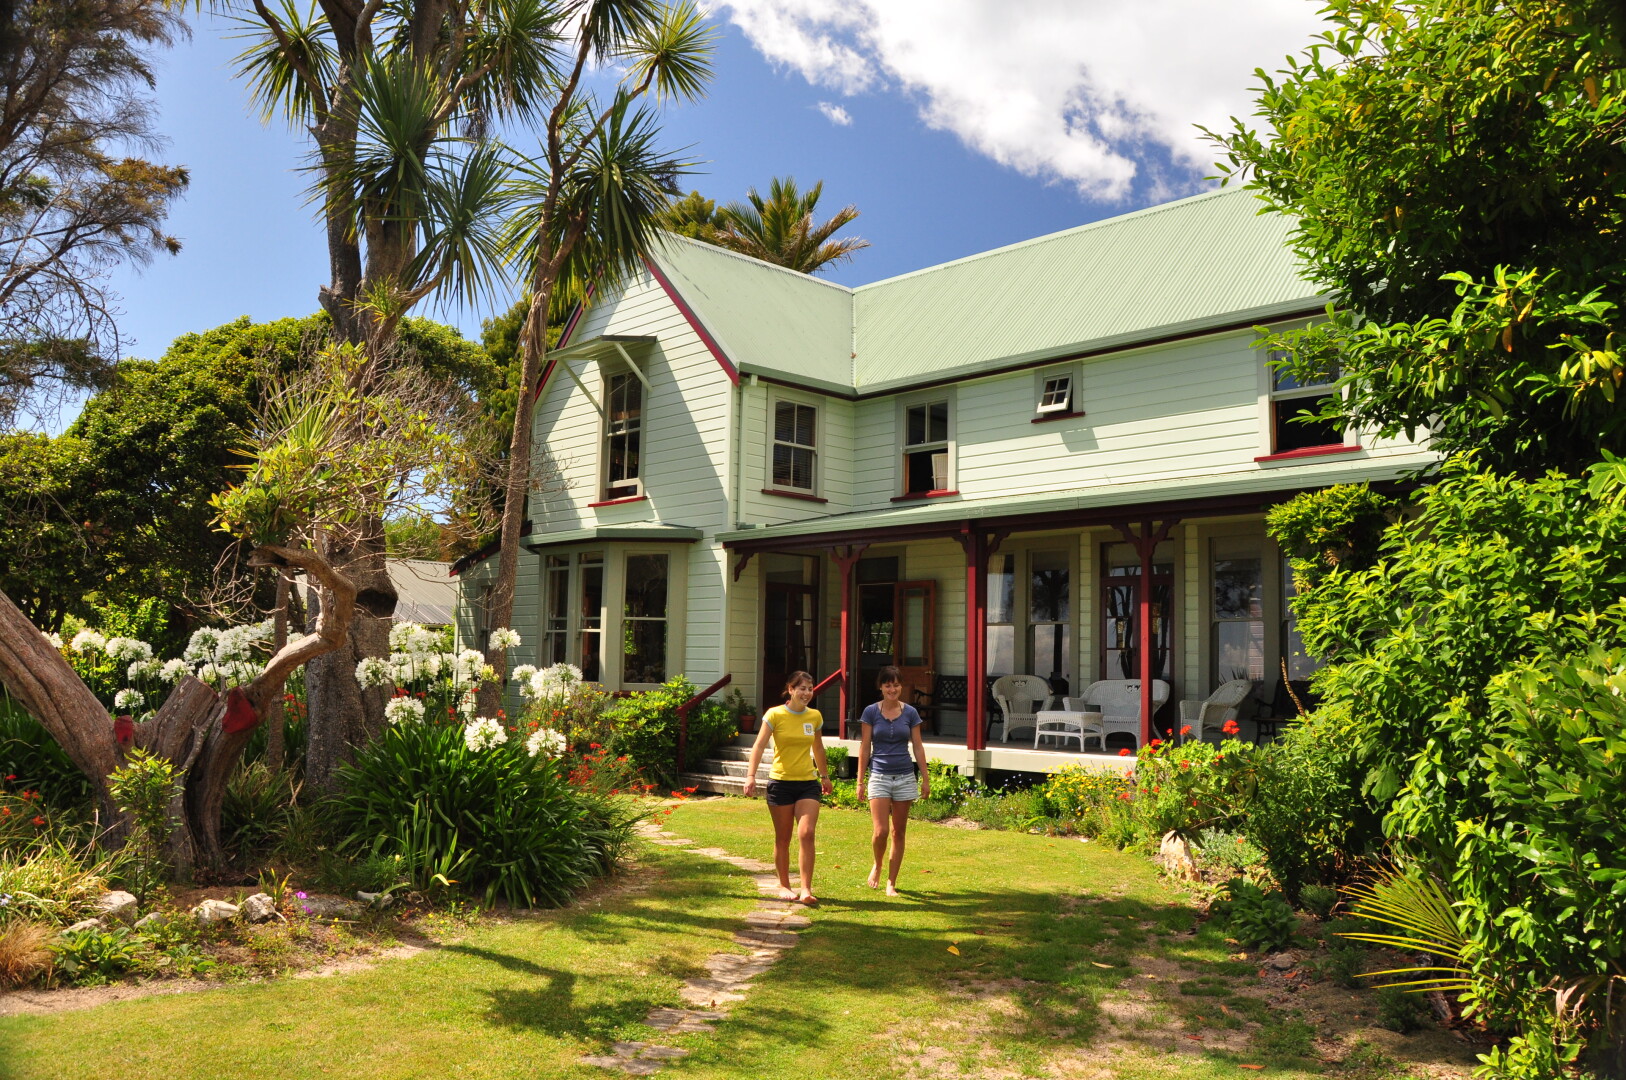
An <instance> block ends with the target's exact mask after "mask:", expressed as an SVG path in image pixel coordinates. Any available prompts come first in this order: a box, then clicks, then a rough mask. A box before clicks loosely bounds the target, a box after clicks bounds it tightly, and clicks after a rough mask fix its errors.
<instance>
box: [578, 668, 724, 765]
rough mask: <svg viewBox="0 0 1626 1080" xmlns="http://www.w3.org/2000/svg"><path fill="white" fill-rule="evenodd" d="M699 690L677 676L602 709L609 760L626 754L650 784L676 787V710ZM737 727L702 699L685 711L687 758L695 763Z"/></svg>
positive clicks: (710, 700)
mask: <svg viewBox="0 0 1626 1080" xmlns="http://www.w3.org/2000/svg"><path fill="white" fill-rule="evenodd" d="M699 692H700V687H697V686H695V685H694V683H692V682H690V681H689V680H688V679H687V678H685V677H683V676H682V675H677V676H674V677H673V678H671V679H668V680H667V681H666V682H665V683H663V684H662V685H661V686H660V687H658V688H657V689H654V690H643V691H640V692H638V693H634V694H630V695H628V696H627V697H625V698H622V699H621V700H619V701H617V702H615V703H614V704H612V705H611V706H610V707H609V708H608V709H606V710H605V713H604V717H605V721H606V722H607V724H608V725H609V730H610V734H609V741H608V742H607V743H606V744H605V745H606V746H607V748H608V749H609V751H610V752H611V753H612V754H614V755H618V756H619V755H623V754H624V755H626V756H627V757H628V758H629V759H630V760H631V761H632V763H633V764H634V765H636V766H637V767H638V768H640V769H642V770H643V771H644V772H645V773H646V774H647V775H648V776H649V777H650V778H651V779H652V780H655V781H656V782H658V783H661V784H666V785H672V784H675V783H677V773H676V770H675V767H676V765H677V739H678V728H679V726H680V724H681V721H680V720H679V719H678V708H679V707H680V706H681V705H683V704H684V703H685V702H687V701H688V700H689V699H690V698H692V697H694V696H695V694H697V693H699ZM737 730H738V728H737V726H736V722H735V720H734V715H733V714H732V713H731V712H729V711H728V707H727V706H726V705H724V704H723V703H722V702H720V701H718V700H716V698H707V699H706V700H705V701H703V702H701V703H700V704H699V705H696V706H695V707H694V708H693V709H691V710H690V711H689V737H688V744H687V747H686V754H687V756H688V759H689V760H690V761H691V762H694V761H700V760H702V759H704V758H705V757H706V756H707V755H709V754H710V753H711V752H712V751H713V750H714V749H716V748H717V747H719V746H721V745H723V744H724V743H726V742H728V741H729V740H730V739H732V738H733V737H734V735H735V734H736V732H737Z"/></svg>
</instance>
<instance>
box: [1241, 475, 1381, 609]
mask: <svg viewBox="0 0 1626 1080" xmlns="http://www.w3.org/2000/svg"><path fill="white" fill-rule="evenodd" d="M1397 509H1398V506H1397V504H1396V503H1395V501H1394V500H1393V499H1386V498H1384V497H1383V496H1381V495H1378V494H1376V493H1375V492H1373V490H1372V489H1371V488H1370V487H1368V486H1367V485H1365V484H1336V485H1334V486H1333V487H1330V488H1322V489H1321V490H1319V491H1304V492H1300V493H1299V494H1297V495H1295V496H1294V497H1293V498H1291V499H1289V500H1287V501H1286V502H1284V503H1278V504H1277V505H1275V506H1273V507H1271V508H1270V510H1269V512H1268V513H1266V514H1265V528H1266V529H1267V530H1268V531H1269V533H1270V535H1271V536H1272V537H1274V538H1275V540H1276V543H1278V544H1280V545H1281V548H1282V550H1283V551H1285V552H1286V553H1287V556H1288V558H1289V559H1290V560H1291V561H1292V564H1293V574H1294V576H1295V578H1296V579H1297V580H1298V582H1299V587H1300V588H1305V587H1308V586H1309V585H1310V584H1312V583H1314V582H1315V581H1317V580H1319V579H1320V578H1321V577H1322V576H1323V575H1325V574H1326V573H1327V572H1328V571H1330V570H1335V569H1344V570H1350V571H1354V570H1364V569H1366V568H1367V567H1369V566H1371V565H1372V564H1373V563H1374V562H1376V561H1377V555H1378V544H1379V542H1380V541H1381V540H1382V538H1383V530H1384V529H1386V528H1388V526H1389V522H1390V521H1392V520H1393V519H1394V516H1395V514H1396V511H1397Z"/></svg>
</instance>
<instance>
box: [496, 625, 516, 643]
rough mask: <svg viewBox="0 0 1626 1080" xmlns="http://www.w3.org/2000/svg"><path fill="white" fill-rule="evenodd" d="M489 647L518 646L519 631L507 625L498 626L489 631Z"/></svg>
mask: <svg viewBox="0 0 1626 1080" xmlns="http://www.w3.org/2000/svg"><path fill="white" fill-rule="evenodd" d="M491 647H492V648H493V649H517V648H519V631H518V630H511V629H509V628H508V627H506V626H504V627H500V628H499V629H496V630H493V631H492V632H491Z"/></svg>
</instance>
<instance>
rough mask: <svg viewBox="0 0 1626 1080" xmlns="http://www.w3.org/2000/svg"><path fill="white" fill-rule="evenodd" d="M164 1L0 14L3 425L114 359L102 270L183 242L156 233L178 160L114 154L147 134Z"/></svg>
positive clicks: (61, 2)
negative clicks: (149, 53)
mask: <svg viewBox="0 0 1626 1080" xmlns="http://www.w3.org/2000/svg"><path fill="white" fill-rule="evenodd" d="M179 26H180V23H179V21H178V18H177V16H176V14H175V11H174V8H173V7H172V6H171V5H169V4H166V3H163V2H161V0H22V2H18V3H12V4H8V5H6V6H5V7H4V9H3V10H0V427H3V426H7V425H9V424H10V423H11V422H12V421H13V418H14V416H15V413H16V411H17V409H18V408H20V407H22V406H24V405H25V404H26V405H28V406H29V407H30V408H31V409H33V410H35V411H36V412H38V411H43V410H44V409H46V408H49V407H50V406H51V404H52V403H53V398H54V397H55V396H56V395H57V394H60V393H62V392H66V391H68V390H72V389H85V388H93V387H96V386H99V385H102V383H103V382H104V380H105V379H106V378H107V377H108V375H109V374H110V372H111V368H112V365H113V364H114V363H115V362H116V361H117V359H118V353H119V339H118V330H117V327H116V325H115V314H116V313H115V311H114V309H113V297H112V296H111V295H110V294H109V293H108V291H107V284H106V283H107V275H108V272H109V271H110V270H111V269H112V268H113V267H114V266H116V265H118V264H119V263H126V262H144V261H146V260H148V259H150V258H151V257H152V256H153V255H154V254H156V253H158V252H169V253H174V252H177V251H179V250H180V243H179V242H178V241H177V240H175V239H174V238H173V237H170V236H166V235H165V234H164V232H163V231H162V226H163V222H164V217H165V215H166V214H167V213H168V211H169V205H170V203H171V202H172V201H173V200H174V199H176V198H178V197H179V196H180V195H181V193H182V192H184V191H185V190H186V185H187V174H186V170H185V169H182V168H177V167H174V166H165V165H156V164H153V163H152V162H149V161H145V160H142V159H141V158H137V157H130V156H121V150H122V148H125V147H129V146H132V145H135V146H139V145H141V144H143V143H147V144H150V143H151V142H152V141H153V140H154V138H155V135H154V132H153V130H152V126H151V124H152V115H153V114H152V110H151V106H150V103H149V102H148V101H147V99H146V98H145V97H144V96H143V94H144V92H145V91H147V90H149V89H150V88H151V86H152V83H153V74H152V69H151V67H150V65H149V63H148V61H147V58H146V56H145V55H144V54H143V49H144V48H148V47H152V46H157V45H167V44H168V43H169V42H170V41H171V40H172V38H173V36H174V34H175V32H176V30H177V29H179Z"/></svg>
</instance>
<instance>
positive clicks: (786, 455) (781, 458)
mask: <svg viewBox="0 0 1626 1080" xmlns="http://www.w3.org/2000/svg"><path fill="white" fill-rule="evenodd" d="M793 449H795V448H794V447H791V446H786V445H785V444H784V443H775V444H774V448H773V486H774V487H790V486H791V485H790V477H791V451H792V450H793Z"/></svg>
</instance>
